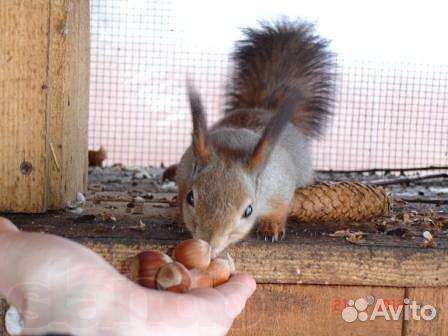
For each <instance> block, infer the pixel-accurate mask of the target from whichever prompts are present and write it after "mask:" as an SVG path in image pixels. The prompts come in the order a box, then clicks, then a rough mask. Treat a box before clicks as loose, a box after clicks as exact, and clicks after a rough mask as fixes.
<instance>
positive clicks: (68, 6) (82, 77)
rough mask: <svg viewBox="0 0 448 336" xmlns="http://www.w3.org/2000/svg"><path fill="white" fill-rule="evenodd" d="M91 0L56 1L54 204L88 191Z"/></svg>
mask: <svg viewBox="0 0 448 336" xmlns="http://www.w3.org/2000/svg"><path fill="white" fill-rule="evenodd" d="M89 10H90V8H89V1H88V0H61V1H52V6H51V21H50V27H51V28H50V41H51V45H50V60H51V62H50V66H49V84H48V92H49V100H48V111H49V124H50V125H49V129H50V134H49V142H48V148H47V152H48V153H49V154H50V155H49V174H50V176H49V190H50V192H49V194H48V195H49V204H48V207H49V208H50V209H58V208H61V207H64V206H65V205H66V204H67V201H70V200H72V199H74V198H75V197H76V193H77V192H84V191H85V190H86V187H87V164H88V163H87V146H88V144H87V140H88V134H87V133H88V132H87V123H88V108H89V106H88V104H89V66H90V65H89V62H90V60H89V52H90V29H89V27H90V21H89V20H90V13H89Z"/></svg>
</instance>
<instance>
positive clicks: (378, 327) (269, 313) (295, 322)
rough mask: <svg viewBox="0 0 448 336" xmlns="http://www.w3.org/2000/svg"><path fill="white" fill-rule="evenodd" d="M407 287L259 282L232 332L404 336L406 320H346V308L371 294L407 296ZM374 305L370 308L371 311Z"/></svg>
mask: <svg viewBox="0 0 448 336" xmlns="http://www.w3.org/2000/svg"><path fill="white" fill-rule="evenodd" d="M403 294H404V290H403V289H401V288H384V287H344V286H301V285H259V286H258V288H257V291H256V292H255V294H254V296H253V297H252V298H251V299H249V301H248V303H247V306H246V309H245V310H244V312H243V313H242V314H241V316H239V317H238V319H237V320H236V321H235V323H234V325H233V327H232V329H231V331H230V333H229V335H231V336H234V335H235V336H236V335H244V336H280V335H281V336H309V335H320V336H327V335H328V336H346V335H366V336H367V335H381V334H384V335H390V336H401V335H402V333H401V327H402V320H401V319H399V320H398V321H386V320H385V319H384V318H378V319H375V320H374V321H365V322H361V321H354V322H350V323H349V322H346V321H344V320H343V319H342V310H343V308H344V302H345V304H348V301H349V300H357V299H359V298H365V297H367V296H373V297H375V298H382V299H385V300H394V301H395V302H398V301H400V300H403ZM373 307H374V306H373V305H371V306H368V308H367V309H366V312H367V313H368V314H369V316H370V314H371V312H372V310H373Z"/></svg>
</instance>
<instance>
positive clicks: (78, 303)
mask: <svg viewBox="0 0 448 336" xmlns="http://www.w3.org/2000/svg"><path fill="white" fill-rule="evenodd" d="M0 256H1V258H0V295H1V296H3V297H5V298H6V299H7V300H8V301H9V303H10V304H11V305H13V306H14V307H16V308H17V309H18V311H19V312H20V313H21V315H22V317H23V321H24V327H25V328H24V331H23V333H24V334H32V335H39V334H45V333H49V332H51V333H67V334H72V335H151V336H152V335H211V336H212V335H224V334H225V333H226V332H227V331H228V330H229V328H230V327H231V325H232V322H233V320H234V319H235V318H236V317H237V316H238V314H239V313H240V312H241V311H242V309H243V308H244V305H245V303H246V300H247V299H248V298H249V297H250V296H251V295H252V293H253V292H254V290H255V281H254V280H253V279H252V278H251V277H249V276H247V275H235V276H232V278H231V279H230V280H229V281H228V282H227V283H226V284H224V285H222V286H220V287H217V288H214V289H197V290H193V291H191V292H189V293H186V294H175V293H170V292H162V291H156V290H151V289H146V288H143V287H140V286H138V285H136V284H134V283H132V282H131V281H129V280H128V279H126V278H125V277H123V276H122V275H120V274H119V273H118V272H117V271H116V270H115V269H114V268H113V267H112V266H111V265H109V264H108V263H107V262H106V261H105V260H104V259H102V258H101V257H100V256H99V255H97V254H96V253H94V252H93V251H91V250H89V249H87V248H86V247H84V246H82V245H79V244H77V243H75V242H72V241H70V240H68V239H64V238H61V237H57V236H53V235H48V234H42V233H26V232H20V231H19V230H17V228H16V227H15V226H14V225H13V224H12V223H11V222H10V221H8V220H6V219H2V218H0Z"/></svg>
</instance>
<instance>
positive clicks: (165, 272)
mask: <svg viewBox="0 0 448 336" xmlns="http://www.w3.org/2000/svg"><path fill="white" fill-rule="evenodd" d="M128 268H129V273H130V274H129V276H130V278H131V280H133V281H135V282H137V283H139V284H140V285H142V286H144V287H147V288H153V289H160V290H167V291H171V292H176V293H185V292H188V291H190V290H192V289H195V288H211V287H216V286H219V285H221V284H223V283H225V282H226V281H227V280H228V279H229V278H230V275H231V274H232V273H234V271H235V266H234V264H233V260H232V259H231V257H230V256H229V255H228V256H227V258H221V257H218V258H215V259H212V258H211V247H210V245H209V244H208V243H207V242H205V241H203V240H200V239H189V240H185V241H183V242H181V243H180V244H178V245H177V246H176V247H174V249H173V251H172V257H170V256H169V255H167V254H165V253H163V252H160V251H157V250H151V251H144V252H141V253H140V254H138V255H136V256H135V257H133V258H131V259H130V260H129V261H128Z"/></svg>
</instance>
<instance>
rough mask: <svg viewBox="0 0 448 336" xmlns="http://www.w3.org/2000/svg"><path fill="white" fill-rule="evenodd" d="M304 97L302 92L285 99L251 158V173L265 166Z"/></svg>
mask: <svg viewBox="0 0 448 336" xmlns="http://www.w3.org/2000/svg"><path fill="white" fill-rule="evenodd" d="M302 97H303V96H302V94H301V93H300V92H295V94H294V95H289V96H288V97H285V100H284V101H283V103H282V104H281V105H280V106H279V108H278V110H277V111H276V112H275V114H274V116H273V117H272V119H271V120H270V121H269V123H268V124H267V126H266V128H265V129H264V132H263V134H262V136H261V138H260V140H259V141H258V143H257V145H256V146H255V149H254V151H253V152H252V155H251V156H250V158H249V162H248V166H249V170H250V171H252V172H255V171H257V170H260V169H262V168H263V167H264V166H265V164H266V162H267V161H268V160H269V157H270V155H271V153H272V150H273V149H274V147H275V144H276V143H277V142H278V140H279V139H280V136H281V135H282V132H283V130H284V129H285V127H286V125H287V124H288V122H289V121H290V120H291V118H292V116H293V115H294V113H295V112H296V110H297V108H299V105H300V103H301V101H302V100H303V99H302Z"/></svg>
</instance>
